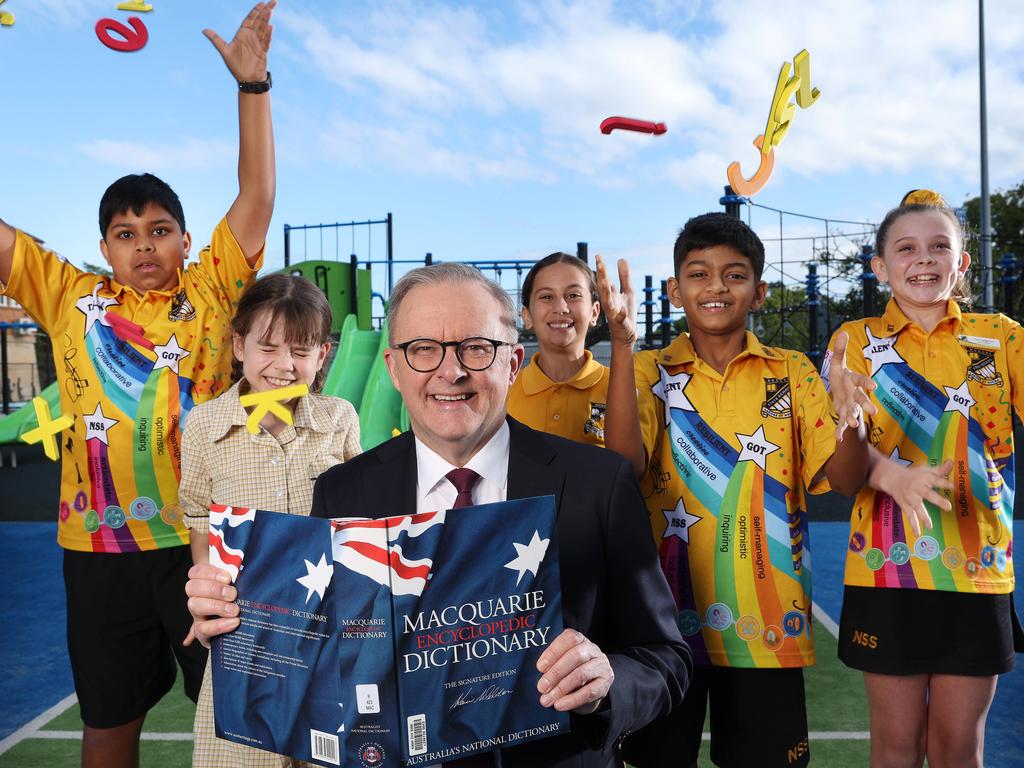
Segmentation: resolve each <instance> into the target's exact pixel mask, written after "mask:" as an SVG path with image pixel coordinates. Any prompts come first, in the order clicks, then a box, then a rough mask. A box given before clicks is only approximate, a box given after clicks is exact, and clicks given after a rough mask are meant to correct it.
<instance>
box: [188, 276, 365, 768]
mask: <svg viewBox="0 0 1024 768" xmlns="http://www.w3.org/2000/svg"><path fill="white" fill-rule="evenodd" d="M231 330H232V347H233V352H234V356H235V360H234V366H233V367H234V370H233V378H234V380H235V383H234V385H233V386H232V387H231V388H230V389H228V390H227V391H226V392H225V393H224V394H222V395H221V396H220V397H218V398H217V399H216V400H213V401H211V402H208V403H205V404H203V405H200V406H197V407H196V408H195V409H193V411H192V412H191V414H189V418H188V422H187V424H186V426H185V431H184V433H183V436H182V449H181V485H180V489H179V494H180V498H181V505H182V507H183V508H184V511H185V522H186V525H188V527H189V528H190V529H191V530H192V532H193V536H192V559H193V561H194V562H196V563H205V562H208V560H209V550H208V548H207V547H208V544H207V533H208V531H209V506H210V504H211V503H214V504H228V505H232V506H241V507H257V508H259V509H266V510H271V511H273V512H287V513H289V514H293V515H308V514H309V508H310V504H311V503H312V499H313V481H314V480H316V478H317V476H319V475H320V473H321V472H323V471H324V470H325V469H327V468H328V467H331V466H333V465H335V464H339V463H341V462H342V461H346V460H348V459H351V458H352V457H353V456H355V455H356V454H358V453H359V450H360V449H359V418H358V416H357V415H356V412H355V409H354V408H353V407H352V404H351V403H349V402H348V401H346V400H341V399H340V398H336V397H326V396H323V395H320V394H313V393H316V392H318V391H319V389H320V386H321V384H322V382H323V377H324V372H323V366H324V360H325V358H326V357H327V352H328V350H329V349H330V343H331V337H330V333H331V309H330V306H329V305H328V303H327V299H326V298H325V297H324V295H323V293H321V291H320V289H318V288H317V287H316V286H315V285H313V284H312V283H311V282H309V281H308V280H306V279H305V278H303V277H296V276H292V275H284V274H275V275H269V276H267V277H264V278H262V279H261V280H257V281H256V282H255V283H254V284H253V285H252V287H250V288H249V289H248V290H247V291H246V292H245V293H244V294H243V295H242V297H241V299H240V301H239V303H238V312H237V314H236V315H235V318H234V320H233V321H232V323H231ZM295 384H308V385H309V387H310V392H311V393H310V394H309V395H307V396H305V397H300V398H296V399H294V400H291V401H289V402H287V403H286V406H287V407H288V408H289V409H290V410H291V412H292V416H293V419H292V422H293V423H292V424H286V423H285V422H284V421H282V420H280V419H279V418H278V417H277V416H275V415H274V414H272V413H268V414H267V415H266V416H264V417H263V419H262V421H260V425H259V426H260V429H259V432H258V433H257V434H251V433H250V432H249V431H248V430H247V429H246V419H247V418H248V416H249V413H248V412H247V410H246V409H245V408H243V407H242V405H241V404H240V402H239V397H240V396H241V395H244V394H246V393H249V392H265V391H269V390H272V389H278V388H281V387H288V386H292V385H295ZM194 731H195V747H194V750H193V753H192V765H193V766H195V768H200V767H201V768H284V767H286V766H293V765H301V763H299V761H295V760H292V759H291V758H289V757H284V756H282V755H275V754H272V753H270V752H264V751H262V750H259V749H254V748H252V747H246V746H244V745H241V744H235V743H233V742H230V741H225V740H223V739H218V738H217V737H216V735H215V733H214V721H213V685H212V682H211V674H210V665H209V663H207V665H206V674H205V677H204V679H203V687H202V690H201V691H200V693H199V702H198V704H197V707H196V719H195V727H194Z"/></svg>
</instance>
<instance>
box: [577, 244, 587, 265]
mask: <svg viewBox="0 0 1024 768" xmlns="http://www.w3.org/2000/svg"><path fill="white" fill-rule="evenodd" d="M576 256H577V257H578V258H579V259H580V260H581V261H583V262H586V261H587V244H586V243H576Z"/></svg>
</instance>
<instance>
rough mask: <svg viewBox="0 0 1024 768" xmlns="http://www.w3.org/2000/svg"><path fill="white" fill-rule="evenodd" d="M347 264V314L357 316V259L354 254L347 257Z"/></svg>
mask: <svg viewBox="0 0 1024 768" xmlns="http://www.w3.org/2000/svg"><path fill="white" fill-rule="evenodd" d="M348 263H349V284H348V287H349V296H348V311H349V314H352V315H358V314H359V257H358V256H356V255H355V254H354V253H353V254H351V255H350V256H349V257H348ZM371 303H372V299H371Z"/></svg>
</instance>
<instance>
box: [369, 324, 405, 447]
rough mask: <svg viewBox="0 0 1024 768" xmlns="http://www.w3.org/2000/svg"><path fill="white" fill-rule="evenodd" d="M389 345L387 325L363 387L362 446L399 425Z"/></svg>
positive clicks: (387, 435) (373, 443) (384, 437)
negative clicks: (386, 355)
mask: <svg viewBox="0 0 1024 768" xmlns="http://www.w3.org/2000/svg"><path fill="white" fill-rule="evenodd" d="M387 345H388V329H387V326H385V327H384V328H383V329H381V332H380V346H379V347H378V348H377V356H376V357H375V358H374V361H373V366H372V367H371V368H370V375H369V376H368V377H367V379H366V389H364V390H363V402H362V404H361V405H360V407H359V435H360V438H361V440H360V442H361V443H362V444H363V450H369V449H370V448H373V447H374V446H376V445H380V444H381V443H383V442H384V441H386V440H390V439H391V437H392V436H393V435H394V432H395V430H396V429H400V426H399V424H400V420H401V413H402V396H401V395H400V394H398V390H397V389H395V385H394V384H392V383H391V376H390V375H389V374H388V367H387V364H386V363H385V362H384V350H385V349H387Z"/></svg>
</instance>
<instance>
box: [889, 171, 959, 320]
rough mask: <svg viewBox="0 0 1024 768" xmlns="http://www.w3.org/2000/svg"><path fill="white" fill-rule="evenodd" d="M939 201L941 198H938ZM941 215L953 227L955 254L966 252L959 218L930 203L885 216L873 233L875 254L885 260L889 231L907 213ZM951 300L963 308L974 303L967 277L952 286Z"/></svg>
mask: <svg viewBox="0 0 1024 768" xmlns="http://www.w3.org/2000/svg"><path fill="white" fill-rule="evenodd" d="M914 191H915V192H919V191H921V190H914ZM911 194H912V193H908V194H907V197H910V195H911ZM939 199H940V200H941V198H939ZM931 211H934V212H935V213H938V214H941V215H942V216H945V217H946V218H947V219H949V223H950V224H952V225H953V232H955V233H956V236H957V238H958V239H959V240H960V242H959V243H958V244H957V248H956V250H957V252H958V253H959V252H962V251H964V250H966V245H965V235H964V228H963V225H962V224H961V223H960V219H959V217H958V216H957V215H956V213H955V212H954V211H953V209H952V208H950V207H949V206H948V205H934V204H932V203H910V204H907V205H898V206H896V207H895V208H893V209H892V210H891V211H889V212H888V213H887V214H885V218H884V219H882V223H881V224H879V225H878V231H877V232H876V233H875V253H876V254H877V255H878V257H879V258H882V259H884V258H885V244H886V242H887V241H888V239H889V230H890V229H892V225H893V224H895V223H896V221H898V220H899V219H901V218H903V217H904V216H906V215H907V214H908V213H924V212H931ZM952 298H953V299H954V300H955V301H957V302H959V303H960V304H963V305H965V306H970V305H971V303H972V302H973V301H974V295H973V294H972V293H971V284H970V281H969V280H968V278H967V275H966V274H964V275H961V276H960V279H959V280H957V282H956V285H954V286H953V293H952Z"/></svg>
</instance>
